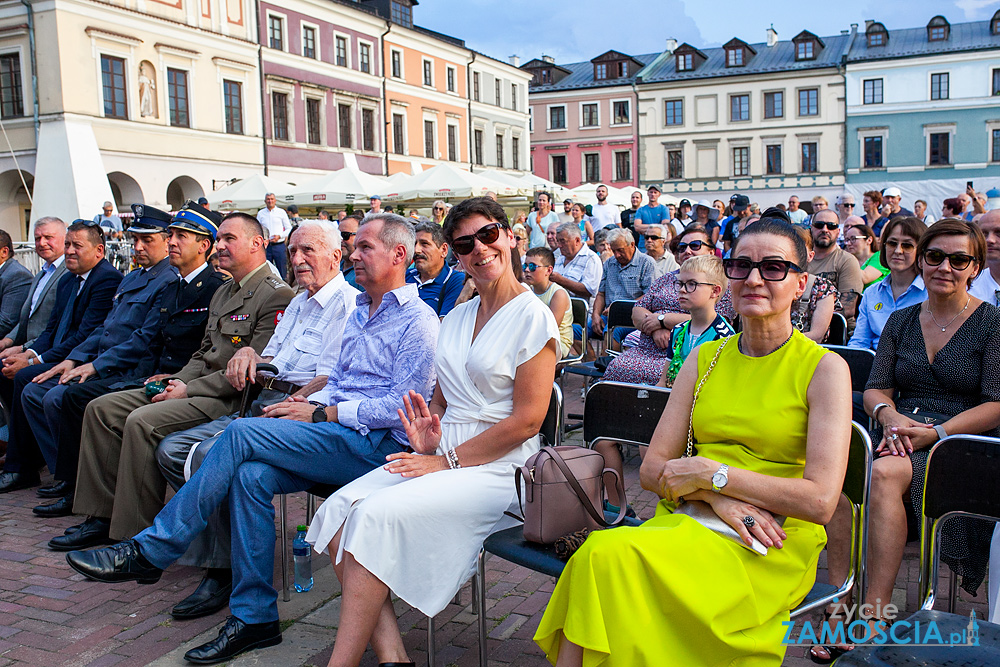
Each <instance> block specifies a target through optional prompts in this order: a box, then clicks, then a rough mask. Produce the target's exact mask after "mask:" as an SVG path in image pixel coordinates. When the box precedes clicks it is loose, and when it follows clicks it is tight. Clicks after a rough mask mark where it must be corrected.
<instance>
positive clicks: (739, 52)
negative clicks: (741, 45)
mask: <svg viewBox="0 0 1000 667" xmlns="http://www.w3.org/2000/svg"><path fill="white" fill-rule="evenodd" d="M742 66H743V49H726V67H742Z"/></svg>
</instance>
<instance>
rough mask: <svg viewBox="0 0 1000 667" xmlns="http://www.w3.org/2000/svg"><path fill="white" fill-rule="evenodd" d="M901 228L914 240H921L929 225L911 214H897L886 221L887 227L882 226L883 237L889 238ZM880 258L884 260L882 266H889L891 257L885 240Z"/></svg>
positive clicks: (879, 254)
mask: <svg viewBox="0 0 1000 667" xmlns="http://www.w3.org/2000/svg"><path fill="white" fill-rule="evenodd" d="M897 229H899V231H901V232H902V233H903V234H906V235H907V236H909V237H910V238H912V239H913V240H914V241H917V242H918V243H919V242H920V237H922V236H923V235H924V233H925V232H926V231H927V225H925V224H924V221H923V220H921V219H920V218H914V217H913V216H910V215H897V216H896V217H895V218H891V219H890V220H889V222H887V223H885V227H883V228H882V237H881V238H883V239H887V238H889V236H890V235H892V233H893V232H894V231H896V230H897ZM878 258H879V260H880V261H881V262H882V266H884V267H886V268H888V267H889V258H888V255H887V253H886V249H885V242H883V243H882V249H881V250H879V253H878Z"/></svg>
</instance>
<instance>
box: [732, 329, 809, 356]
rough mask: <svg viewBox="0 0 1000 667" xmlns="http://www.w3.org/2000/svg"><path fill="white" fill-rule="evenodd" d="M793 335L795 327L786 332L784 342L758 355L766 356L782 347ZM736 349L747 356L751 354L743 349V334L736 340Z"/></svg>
mask: <svg viewBox="0 0 1000 667" xmlns="http://www.w3.org/2000/svg"><path fill="white" fill-rule="evenodd" d="M794 335H795V329H792V333H790V334H788V338H786V339H785V342H784V343H782V344H781V345H779V346H778V347H776V348H774V349H773V350H771V351H770V352H768V353H767V354H762V355H760V356H762V357H766V356H768V354H774V353H775V352H777V351H778V350H780V349H781V348H783V347H785V346H786V345H788V341H790V340H791V339H792V336H794ZM736 349H737V350H739V351H740V353H741V354H745V355H746V356H748V357H749V356H751V355H749V354H747V353H746V352H744V351H743V336H740V338H739V340H738V341H737V342H736Z"/></svg>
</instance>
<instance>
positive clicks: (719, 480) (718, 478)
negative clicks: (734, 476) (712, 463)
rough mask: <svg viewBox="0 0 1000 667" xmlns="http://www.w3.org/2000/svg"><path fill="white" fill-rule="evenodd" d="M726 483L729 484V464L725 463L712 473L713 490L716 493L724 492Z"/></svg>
mask: <svg viewBox="0 0 1000 667" xmlns="http://www.w3.org/2000/svg"><path fill="white" fill-rule="evenodd" d="M726 484H729V466H728V465H726V464H725V463H723V464H722V465H721V466H719V469H718V470H716V471H715V474H714V475H712V490H713V491H715V492H716V493H722V489H723V487H724V486H726Z"/></svg>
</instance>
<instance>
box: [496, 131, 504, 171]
mask: <svg viewBox="0 0 1000 667" xmlns="http://www.w3.org/2000/svg"><path fill="white" fill-rule="evenodd" d="M497 166H498V167H499V168H501V169H503V135H502V134H498V135H497Z"/></svg>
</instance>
